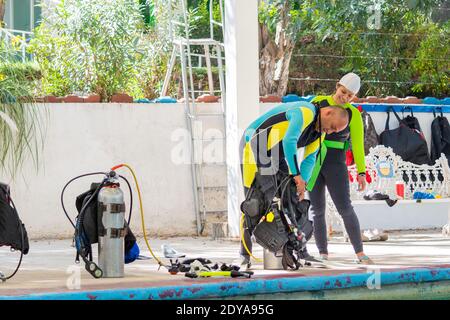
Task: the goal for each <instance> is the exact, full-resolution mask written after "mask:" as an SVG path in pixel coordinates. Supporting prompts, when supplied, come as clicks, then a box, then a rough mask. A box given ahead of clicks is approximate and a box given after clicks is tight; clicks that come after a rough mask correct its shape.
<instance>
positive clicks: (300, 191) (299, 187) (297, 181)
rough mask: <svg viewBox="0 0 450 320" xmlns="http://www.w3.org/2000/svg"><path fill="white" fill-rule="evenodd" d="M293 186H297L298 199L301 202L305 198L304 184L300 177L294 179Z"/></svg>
mask: <svg viewBox="0 0 450 320" xmlns="http://www.w3.org/2000/svg"><path fill="white" fill-rule="evenodd" d="M294 181H295V185H296V186H297V194H298V198H299V199H300V201H301V200H303V199H304V198H305V190H306V182H305V181H304V180H303V179H302V177H301V176H300V175H298V176H295V177H294Z"/></svg>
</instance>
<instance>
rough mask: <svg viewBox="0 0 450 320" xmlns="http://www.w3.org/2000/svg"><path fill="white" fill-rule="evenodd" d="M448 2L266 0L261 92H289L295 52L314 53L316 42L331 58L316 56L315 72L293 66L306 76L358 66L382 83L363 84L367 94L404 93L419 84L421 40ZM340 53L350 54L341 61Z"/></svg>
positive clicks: (262, 10)
mask: <svg viewBox="0 0 450 320" xmlns="http://www.w3.org/2000/svg"><path fill="white" fill-rule="evenodd" d="M442 2H443V1H440V0H425V1H420V0H393V1H381V0H380V1H376V0H346V1H323V0H304V1H293V0H261V3H260V14H259V16H260V30H261V33H260V35H261V41H260V44H261V51H260V70H261V75H260V81H261V85H260V92H261V94H268V93H276V94H280V95H282V94H284V93H285V92H286V88H287V79H288V77H289V72H290V71H291V70H292V68H289V66H291V64H290V60H291V58H292V54H293V51H294V50H295V51H296V53H303V54H304V53H308V54H314V52H310V51H309V52H308V50H307V49H308V48H307V47H308V45H311V44H312V43H314V46H315V49H316V50H319V51H321V50H323V54H327V55H328V56H326V57H323V60H328V61H323V62H320V63H318V60H319V58H318V57H317V56H316V57H311V59H310V61H311V63H312V64H311V63H310V64H309V65H307V69H315V70H311V72H312V74H311V73H309V72H308V73H306V72H303V71H304V70H293V71H294V72H296V73H297V74H300V75H302V77H307V76H310V77H312V78H315V77H316V76H317V74H319V73H321V72H322V70H321V69H320V67H323V66H326V67H327V68H333V69H334V70H336V71H337V72H336V73H334V78H336V77H337V75H338V74H342V73H344V72H348V71H350V70H352V71H355V72H358V73H360V75H361V76H362V78H363V80H364V79H371V80H379V81H381V82H379V83H372V84H371V86H370V87H369V86H367V87H365V88H363V92H364V93H375V94H378V93H385V92H389V93H401V92H404V91H405V86H404V85H405V84H406V88H408V87H409V88H410V87H412V85H413V83H412V82H411V80H412V78H413V76H414V75H413V70H412V68H411V61H412V60H413V59H415V54H416V51H417V49H418V47H419V43H420V40H421V38H423V37H424V36H425V35H426V34H427V32H428V31H429V30H431V29H430V28H431V26H432V25H433V21H432V20H431V12H432V10H433V8H436V7H437V6H438V5H439V4H441V3H442ZM305 51H306V52H305ZM335 56H345V57H348V58H346V59H344V60H342V61H336V60H333V59H334V58H333V57H335ZM398 57H401V58H402V59H398ZM330 60H331V61H330ZM333 62H334V63H333ZM305 64H307V63H303V65H305ZM293 65H294V66H299V63H294V64H293ZM316 66H317V68H314V67H316ZM329 71H330V72H329V74H333V72H331V71H332V70H329ZM326 72H328V71H326ZM409 82H410V83H409ZM314 83H315V82H314ZM330 85H331V87H333V86H334V83H332V82H331V83H330ZM402 86H403V87H402ZM325 87H329V86H325Z"/></svg>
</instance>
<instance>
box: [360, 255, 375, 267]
mask: <svg viewBox="0 0 450 320" xmlns="http://www.w3.org/2000/svg"><path fill="white" fill-rule="evenodd" d="M357 258H358V260H357V261H356V263H358V264H365V265H371V264H375V263H374V262H373V260H372V259H370V258H369V257H368V256H366V255H365V254H364V255H360V256H357Z"/></svg>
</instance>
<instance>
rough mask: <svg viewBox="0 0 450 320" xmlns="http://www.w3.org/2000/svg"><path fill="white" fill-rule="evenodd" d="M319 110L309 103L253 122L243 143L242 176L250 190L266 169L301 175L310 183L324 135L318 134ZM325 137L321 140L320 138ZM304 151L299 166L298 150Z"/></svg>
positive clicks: (293, 105)
mask: <svg viewBox="0 0 450 320" xmlns="http://www.w3.org/2000/svg"><path fill="white" fill-rule="evenodd" d="M317 115H318V112H317V107H316V106H314V105H313V104H311V103H309V102H303V101H298V102H292V103H284V104H282V105H279V106H277V107H275V108H273V109H271V110H270V111H268V112H266V113H265V114H263V115H261V116H260V117H259V118H258V119H256V120H255V121H253V122H252V123H251V124H250V126H249V127H248V128H247V129H246V130H245V132H244V135H243V137H242V140H241V149H240V150H241V161H242V162H241V163H242V176H243V183H244V187H245V188H250V187H251V185H252V183H253V181H254V179H255V175H256V173H257V172H258V171H261V170H262V169H263V168H268V169H273V171H272V172H273V173H274V174H275V173H276V172H277V171H278V170H282V171H285V172H286V173H287V174H290V175H294V176H296V175H299V174H300V175H301V177H302V178H303V180H305V181H308V180H309V178H310V176H311V172H312V169H313V167H314V163H315V159H316V154H317V152H318V150H319V146H320V142H321V140H323V137H324V135H321V134H320V132H317V131H316V129H315V123H316V121H317ZM321 136H322V138H321ZM303 147H304V148H305V150H304V154H303V160H302V161H301V163H300V164H299V161H298V150H299V149H300V148H303Z"/></svg>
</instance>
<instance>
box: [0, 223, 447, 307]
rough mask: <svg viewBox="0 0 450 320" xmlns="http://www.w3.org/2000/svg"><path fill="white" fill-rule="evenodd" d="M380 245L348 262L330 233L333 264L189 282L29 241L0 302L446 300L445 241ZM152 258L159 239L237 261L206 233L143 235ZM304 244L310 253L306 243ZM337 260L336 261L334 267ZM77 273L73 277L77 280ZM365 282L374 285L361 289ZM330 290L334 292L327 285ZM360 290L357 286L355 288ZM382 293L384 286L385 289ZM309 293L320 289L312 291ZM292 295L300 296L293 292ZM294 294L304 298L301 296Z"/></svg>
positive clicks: (393, 236)
mask: <svg viewBox="0 0 450 320" xmlns="http://www.w3.org/2000/svg"><path fill="white" fill-rule="evenodd" d="M389 236H390V239H389V240H388V241H386V242H369V243H365V251H366V253H367V254H368V255H369V256H370V257H371V258H372V259H373V260H374V261H375V262H376V265H373V266H360V265H357V264H356V263H354V254H353V252H352V247H351V245H350V244H349V243H346V242H344V241H343V238H342V237H334V238H333V239H332V240H331V242H330V245H329V251H330V258H331V261H335V262H336V264H335V266H334V267H333V268H329V269H318V268H301V269H300V270H298V271H283V270H280V271H278V270H277V271H273V270H272V271H268V270H263V268H262V264H261V263H254V268H253V269H254V271H255V275H254V276H253V278H252V279H229V278H224V277H214V278H203V279H189V278H186V277H184V275H183V274H178V275H170V274H169V273H168V272H167V271H166V270H165V269H161V270H159V271H158V270H157V269H158V268H157V267H158V265H157V264H156V262H155V261H154V259H151V260H139V261H136V262H134V263H132V264H130V265H126V267H125V272H126V277H125V278H122V279H94V278H92V277H91V276H90V275H88V274H87V272H86V271H85V270H84V267H83V266H82V265H76V264H75V263H74V257H75V250H74V248H72V247H71V241H70V240H40V241H32V242H31V243H30V247H31V248H30V253H29V254H28V255H27V256H25V257H24V261H23V265H22V268H21V270H20V271H19V273H18V274H17V275H16V277H14V278H13V279H11V280H9V281H7V282H6V283H0V300H1V299H189V298H194V299H201V298H230V297H234V298H236V297H237V298H245V296H247V297H259V298H261V297H265V298H267V297H271V298H273V299H277V298H279V299H285V298H286V296H282V295H281V296H280V295H278V296H277V294H280V293H281V294H289V293H302V292H303V293H305V292H306V293H308V292H309V293H311V292H315V293H316V294H315V295H314V296H309V298H320V297H322V298H323V297H326V295H324V292H326V293H328V295H329V293H330V292H332V291H333V292H336V291H337V290H339V289H349V288H358V289H359V290H360V293H359V294H358V295H357V297H358V296H359V297H361V298H363V297H364V296H365V295H364V292H365V293H367V292H369V291H370V292H375V291H377V296H378V298H380V297H383V289H387V288H390V287H391V286H392V285H399V284H401V285H403V286H407V285H411V284H416V285H417V284H423V283H428V284H430V283H431V284H433V287H432V288H431V289H430V287H428V289H426V290H425V289H423V288H422V289H421V288H416V296H417V295H418V296H417V298H420V295H421V294H423V295H424V297H425V294H426V292H427V290H428V292H434V293H438V294H439V297H440V298H447V299H450V285H449V283H450V282H449V281H450V238H448V237H447V238H446V237H443V236H442V235H441V234H440V232H438V231H422V232H401V233H390V234H389ZM150 243H151V245H152V248H153V250H154V252H155V254H156V255H157V256H159V257H160V256H161V251H160V250H161V249H160V248H161V244H163V243H168V244H170V245H172V246H173V247H174V248H175V249H177V250H178V251H180V252H184V253H186V254H187V257H190V258H191V257H192V258H195V257H205V258H208V259H210V260H212V261H213V262H227V263H230V262H235V263H237V262H238V255H237V252H238V247H239V243H238V242H237V241H225V240H224V241H213V240H210V239H207V238H169V239H150ZM139 245H140V248H141V251H142V252H141V253H142V254H143V255H147V256H150V254H149V252H148V250H147V249H146V246H145V243H144V242H143V240H142V239H139ZM255 247H256V249H255V255H256V256H257V257H262V249H261V248H260V247H259V246H257V245H256V246H255ZM308 248H309V251H310V253H311V254H313V255H317V249H316V247H315V245H314V242H313V241H310V243H309V244H308ZM0 261H1V265H0V270H1V271H3V272H4V273H8V272H9V271H11V268H12V267H13V266H14V265H15V263H16V262H17V254H16V253H10V252H9V251H8V250H7V249H5V248H1V249H0ZM338 263H339V265H338ZM78 275H81V276H80V277H79V276H78ZM368 282H369V283H370V284H371V286H372V288H373V287H377V286H378V287H380V288H381V290H369V289H368V285H367V284H368ZM333 289H337V290H333ZM361 290H363V291H364V292H363V291H361ZM386 292H387V291H386ZM317 293H320V294H319V295H317ZM297 297H300V296H297ZM301 298H308V297H306V296H302V297H301Z"/></svg>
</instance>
